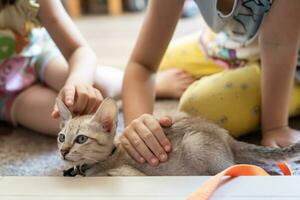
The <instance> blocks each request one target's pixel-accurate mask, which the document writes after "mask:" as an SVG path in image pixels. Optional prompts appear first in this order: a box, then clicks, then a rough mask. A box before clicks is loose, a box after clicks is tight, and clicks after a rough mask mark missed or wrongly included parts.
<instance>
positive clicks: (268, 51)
mask: <svg viewBox="0 0 300 200" xmlns="http://www.w3.org/2000/svg"><path fill="white" fill-rule="evenodd" d="M299 19H300V1H297V0H292V1H286V0H275V2H274V4H273V5H272V8H271V10H270V12H269V14H268V16H267V17H266V19H265V21H264V23H263V26H262V30H261V33H260V48H261V60H262V129H263V140H262V144H264V145H268V146H275V147H284V146H288V145H290V144H292V143H295V142H297V141H299V140H300V133H299V132H298V131H296V130H293V129H290V128H289V127H288V111H289V110H288V109H289V102H290V96H291V89H292V86H293V82H294V77H295V67H296V60H297V52H298V47H299V44H300V22H299Z"/></svg>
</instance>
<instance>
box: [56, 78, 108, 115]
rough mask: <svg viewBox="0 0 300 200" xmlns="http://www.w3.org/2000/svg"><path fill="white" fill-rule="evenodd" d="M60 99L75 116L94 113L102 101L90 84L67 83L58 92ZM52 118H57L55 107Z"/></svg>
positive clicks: (99, 94) (97, 91)
mask: <svg viewBox="0 0 300 200" xmlns="http://www.w3.org/2000/svg"><path fill="white" fill-rule="evenodd" d="M58 98H60V99H61V100H62V101H63V102H64V103H65V104H66V106H67V107H68V108H69V109H70V111H72V112H73V113H74V114H75V115H83V114H91V113H94V112H95V111H96V110H97V108H98V107H99V105H100V103H101V102H102V100H103V97H102V95H101V93H100V91H99V90H97V89H96V88H94V87H93V86H92V85H90V84H78V83H77V84H76V83H67V84H66V85H65V86H64V87H63V88H62V89H61V91H60V92H59V95H58ZM52 117H53V118H58V117H59V111H58V108H57V106H56V105H55V106H54V110H53V112H52Z"/></svg>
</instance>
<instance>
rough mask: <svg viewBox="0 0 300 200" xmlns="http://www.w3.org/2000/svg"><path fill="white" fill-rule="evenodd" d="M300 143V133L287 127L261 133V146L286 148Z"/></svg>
mask: <svg viewBox="0 0 300 200" xmlns="http://www.w3.org/2000/svg"><path fill="white" fill-rule="evenodd" d="M299 141H300V132H299V131H297V130H295V129H291V128H289V127H282V128H279V129H275V130H272V131H268V132H265V133H263V139H262V142H261V143H262V145H264V146H271V147H287V146H289V145H291V144H294V143H296V142H299Z"/></svg>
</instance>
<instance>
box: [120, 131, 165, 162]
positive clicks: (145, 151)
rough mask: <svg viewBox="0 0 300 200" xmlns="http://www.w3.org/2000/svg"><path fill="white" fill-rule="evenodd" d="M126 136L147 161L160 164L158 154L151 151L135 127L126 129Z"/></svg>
mask: <svg viewBox="0 0 300 200" xmlns="http://www.w3.org/2000/svg"><path fill="white" fill-rule="evenodd" d="M124 136H125V137H126V138H127V139H128V141H129V142H130V144H131V145H132V146H133V148H134V149H135V150H136V151H137V152H138V153H139V154H140V155H141V156H142V157H143V158H144V159H146V160H147V162H148V163H149V164H150V165H152V166H156V165H158V164H159V160H158V159H157V158H156V156H155V155H154V154H153V153H152V152H151V151H150V149H149V148H148V146H147V145H146V144H145V143H144V141H143V140H142V139H141V138H140V136H139V135H138V133H137V132H136V131H134V130H133V129H131V128H129V129H127V130H126V129H125V132H124Z"/></svg>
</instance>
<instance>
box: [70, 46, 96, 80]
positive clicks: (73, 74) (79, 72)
mask: <svg viewBox="0 0 300 200" xmlns="http://www.w3.org/2000/svg"><path fill="white" fill-rule="evenodd" d="M68 62H69V66H70V67H69V77H68V79H67V82H68V81H75V80H76V81H81V82H82V83H85V84H93V83H94V76H95V73H96V67H97V58H96V55H95V54H94V52H93V51H92V50H91V49H90V48H89V47H85V46H82V47H80V48H77V49H76V50H75V51H74V52H73V53H72V55H71V56H70V58H69V60H68Z"/></svg>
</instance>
